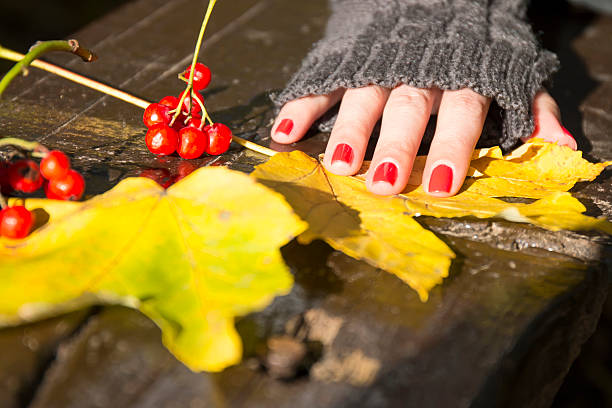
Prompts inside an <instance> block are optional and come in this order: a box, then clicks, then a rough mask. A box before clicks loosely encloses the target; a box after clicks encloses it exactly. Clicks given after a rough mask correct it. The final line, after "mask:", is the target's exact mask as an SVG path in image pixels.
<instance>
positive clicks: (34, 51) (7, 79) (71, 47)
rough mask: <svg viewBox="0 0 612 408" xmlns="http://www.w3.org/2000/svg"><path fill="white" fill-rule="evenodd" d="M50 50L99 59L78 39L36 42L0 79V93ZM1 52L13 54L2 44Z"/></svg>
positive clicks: (88, 59)
mask: <svg viewBox="0 0 612 408" xmlns="http://www.w3.org/2000/svg"><path fill="white" fill-rule="evenodd" d="M50 51H66V52H70V53H73V54H75V55H78V56H79V57H81V58H82V59H83V61H85V62H92V61H95V60H96V59H97V57H96V56H95V55H94V54H93V53H92V52H91V51H89V50H87V49H86V48H82V47H81V46H79V43H78V41H76V40H68V41H64V40H58V41H43V42H38V43H36V44H34V46H32V48H30V51H29V52H28V53H27V54H26V55H25V56H24V57H23V58H22V59H21V60H20V61H19V62H17V63H16V64H15V65H14V66H13V68H11V69H10V71H9V72H7V73H6V75H4V77H3V78H2V80H1V81H0V95H2V93H3V92H4V90H5V89H6V87H7V86H8V85H9V84H10V83H11V81H12V80H13V79H15V77H17V76H18V75H19V74H20V73H21V72H22V71H23V70H24V69H25V68H27V67H28V66H29V65H30V64H31V63H32V61H34V60H35V59H36V58H38V57H39V56H40V55H42V54H44V53H47V52H50ZM0 52H2V53H5V52H6V54H11V50H7V49H6V48H4V47H2V46H0ZM0 56H3V55H0ZM7 56H8V55H7ZM3 57H4V56H3Z"/></svg>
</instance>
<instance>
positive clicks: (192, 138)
mask: <svg viewBox="0 0 612 408" xmlns="http://www.w3.org/2000/svg"><path fill="white" fill-rule="evenodd" d="M207 147H208V135H207V134H206V133H204V132H203V131H201V130H200V129H198V128H196V127H193V126H186V127H184V128H182V129H181V131H180V132H179V144H178V148H177V149H176V151H177V152H178V154H179V156H181V157H182V158H183V159H197V158H198V157H200V156H201V155H203V154H204V152H205V151H206V148H207Z"/></svg>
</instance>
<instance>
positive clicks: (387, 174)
mask: <svg viewBox="0 0 612 408" xmlns="http://www.w3.org/2000/svg"><path fill="white" fill-rule="evenodd" d="M396 180H397V166H396V165H395V164H393V163H391V162H384V163H381V164H379V165H378V167H377V168H376V171H375V172H374V176H373V177H372V182H373V183H377V182H379V181H384V182H385V183H389V184H391V185H393V184H395V181H396Z"/></svg>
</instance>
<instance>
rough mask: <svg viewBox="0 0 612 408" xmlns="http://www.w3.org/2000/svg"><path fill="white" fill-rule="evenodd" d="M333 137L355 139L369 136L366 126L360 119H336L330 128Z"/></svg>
mask: <svg viewBox="0 0 612 408" xmlns="http://www.w3.org/2000/svg"><path fill="white" fill-rule="evenodd" d="M332 134H333V136H334V137H340V138H342V139H351V140H353V139H355V138H362V137H364V136H366V135H367V136H369V131H368V127H367V125H366V124H365V123H363V122H361V121H344V120H337V121H336V123H335V124H334V128H333V129H332Z"/></svg>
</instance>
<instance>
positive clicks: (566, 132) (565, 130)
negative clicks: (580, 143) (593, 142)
mask: <svg viewBox="0 0 612 408" xmlns="http://www.w3.org/2000/svg"><path fill="white" fill-rule="evenodd" d="M561 129H563V133H565V135H566V136H569V137H571V138H572V139H574V140H576V139H575V138H574V136H572V134H571V133H570V132H569V130H567V129H566V128H565V127H563V126H561Z"/></svg>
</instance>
